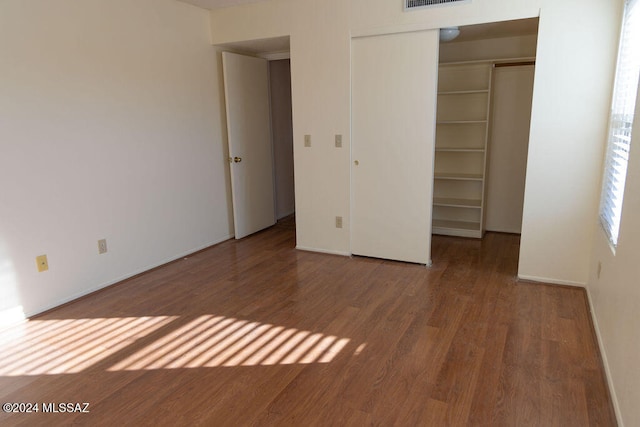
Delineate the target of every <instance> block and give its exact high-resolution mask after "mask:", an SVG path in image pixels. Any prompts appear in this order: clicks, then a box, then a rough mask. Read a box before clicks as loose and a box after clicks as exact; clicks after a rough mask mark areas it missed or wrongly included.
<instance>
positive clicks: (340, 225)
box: [336, 216, 342, 228]
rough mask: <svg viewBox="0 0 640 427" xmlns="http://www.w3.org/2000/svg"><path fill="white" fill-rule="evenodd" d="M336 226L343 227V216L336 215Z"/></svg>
mask: <svg viewBox="0 0 640 427" xmlns="http://www.w3.org/2000/svg"><path fill="white" fill-rule="evenodd" d="M336 228H342V217H341V216H337V217H336Z"/></svg>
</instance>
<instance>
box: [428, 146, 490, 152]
mask: <svg viewBox="0 0 640 427" xmlns="http://www.w3.org/2000/svg"><path fill="white" fill-rule="evenodd" d="M436 151H441V152H445V153H446V152H449V153H484V148H471V147H469V148H449V147H436Z"/></svg>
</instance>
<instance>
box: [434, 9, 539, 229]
mask: <svg viewBox="0 0 640 427" xmlns="http://www.w3.org/2000/svg"><path fill="white" fill-rule="evenodd" d="M460 34H461V36H460V39H459V40H456V41H454V42H449V43H441V44H440V62H439V67H438V95H437V113H436V138H435V159H434V183H433V206H432V212H433V214H432V232H433V234H441V235H450V236H460V237H472V238H482V237H483V235H484V233H485V231H486V230H489V231H500V232H510V233H520V229H521V226H522V207H523V201H524V182H525V172H526V162H527V150H528V134H529V127H530V116H531V100H532V93H533V74H534V73H533V69H534V66H533V64H534V58H535V47H536V38H537V19H534V20H522V21H509V22H505V23H492V24H483V25H474V26H469V27H461V28H460Z"/></svg>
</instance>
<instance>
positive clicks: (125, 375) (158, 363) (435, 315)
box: [0, 223, 615, 426]
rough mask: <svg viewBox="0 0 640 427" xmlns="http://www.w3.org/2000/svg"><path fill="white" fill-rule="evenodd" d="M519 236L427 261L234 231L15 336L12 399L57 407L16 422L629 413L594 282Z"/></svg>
mask: <svg viewBox="0 0 640 427" xmlns="http://www.w3.org/2000/svg"><path fill="white" fill-rule="evenodd" d="M518 245H519V238H518V237H517V236H513V235H504V234H493V233H488V234H487V236H486V238H485V239H484V240H483V241H476V240H471V239H460V238H449V237H437V236H436V237H434V240H433V260H434V266H433V267H432V268H431V269H426V268H425V267H424V266H418V265H411V264H404V263H397V262H390V261H383V260H377V259H367V258H357V257H355V258H346V257H338V256H331V255H322V254H314V253H309V252H302V251H296V250H295V249H293V248H294V246H295V243H294V230H293V228H292V226H291V224H286V223H285V224H280V225H278V226H275V227H273V228H271V229H269V230H266V231H264V232H261V233H258V234H257V235H254V236H252V237H249V238H246V239H244V240H241V241H238V242H235V241H229V242H225V243H223V244H220V245H218V246H215V247H212V248H210V249H207V250H205V251H202V252H199V253H197V254H195V255H193V256H190V257H188V258H185V259H182V260H179V261H176V262H174V263H171V264H169V265H166V266H164V267H161V268H158V269H155V270H153V271H151V272H148V273H145V274H143V275H140V276H138V277H135V278H133V279H129V280H127V281H125V282H123V283H121V284H119V285H117V286H114V287H111V288H109V289H106V290H103V291H101V292H98V293H95V294H93V295H90V296H89V297H86V298H83V299H81V300H78V301H76V302H74V303H71V304H68V305H66V306H63V307H61V308H59V309H56V310H53V311H51V312H48V313H46V314H45V315H42V316H40V317H37V318H35V319H32V320H31V321H30V322H28V323H27V324H25V325H23V326H21V327H17V328H13V329H11V330H8V331H5V332H4V333H3V334H1V335H0V343H1V342H2V341H4V344H0V345H1V346H2V347H1V353H0V356H1V357H0V402H2V403H4V402H24V403H38V404H39V405H40V408H39V412H38V413H30V414H6V413H0V424H1V425H24V426H36V425H49V426H50V425H68V424H78V425H92V426H96V425H105V426H117V425H170V426H177V425H189V426H191V425H207V426H214V425H215V426H224V425H229V426H244V425H259V426H265V425H283V426H289V425H291V426H311V425H323V426H340V425H355V426H364V425H381V426H385V425H399V426H418V425H420V426H446V425H451V426H457V425H473V426H529V425H532V426H587V425H593V426H596V425H597V426H612V425H615V418H614V416H613V412H612V409H611V408H612V407H611V403H610V399H609V395H608V391H607V388H606V385H605V380H604V375H603V370H602V364H601V360H600V356H599V352H598V349H597V346H596V343H595V339H594V334H593V328H592V325H591V322H590V318H589V314H588V307H587V302H586V296H585V292H584V291H583V290H582V289H577V288H568V287H558V286H550V285H540V284H530V283H518V282H516V280H515V274H516V266H517V254H518ZM76 402H77V403H83V402H87V403H89V407H88V410H89V411H90V412H89V413H43V412H42V409H43V408H42V403H47V404H49V403H56V404H58V403H76ZM52 408H54V406H47V407H46V409H47V410H49V411H51V409H52ZM55 408H57V407H55Z"/></svg>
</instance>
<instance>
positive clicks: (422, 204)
mask: <svg viewBox="0 0 640 427" xmlns="http://www.w3.org/2000/svg"><path fill="white" fill-rule="evenodd" d="M437 73H438V31H423V32H413V33H405V34H394V35H385V36H376V37H364V38H358V39H354V40H353V42H352V120H353V129H352V132H353V134H352V135H353V145H352V166H351V167H352V175H351V177H352V182H351V186H352V187H351V188H352V193H351V194H352V222H351V230H352V232H351V252H352V253H353V254H356V255H364V256H371V257H376V258H385V259H393V260H399V261H407V262H415V263H420V264H430V261H431V253H430V249H431V201H432V193H433V158H434V144H435V121H436V94H437Z"/></svg>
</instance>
